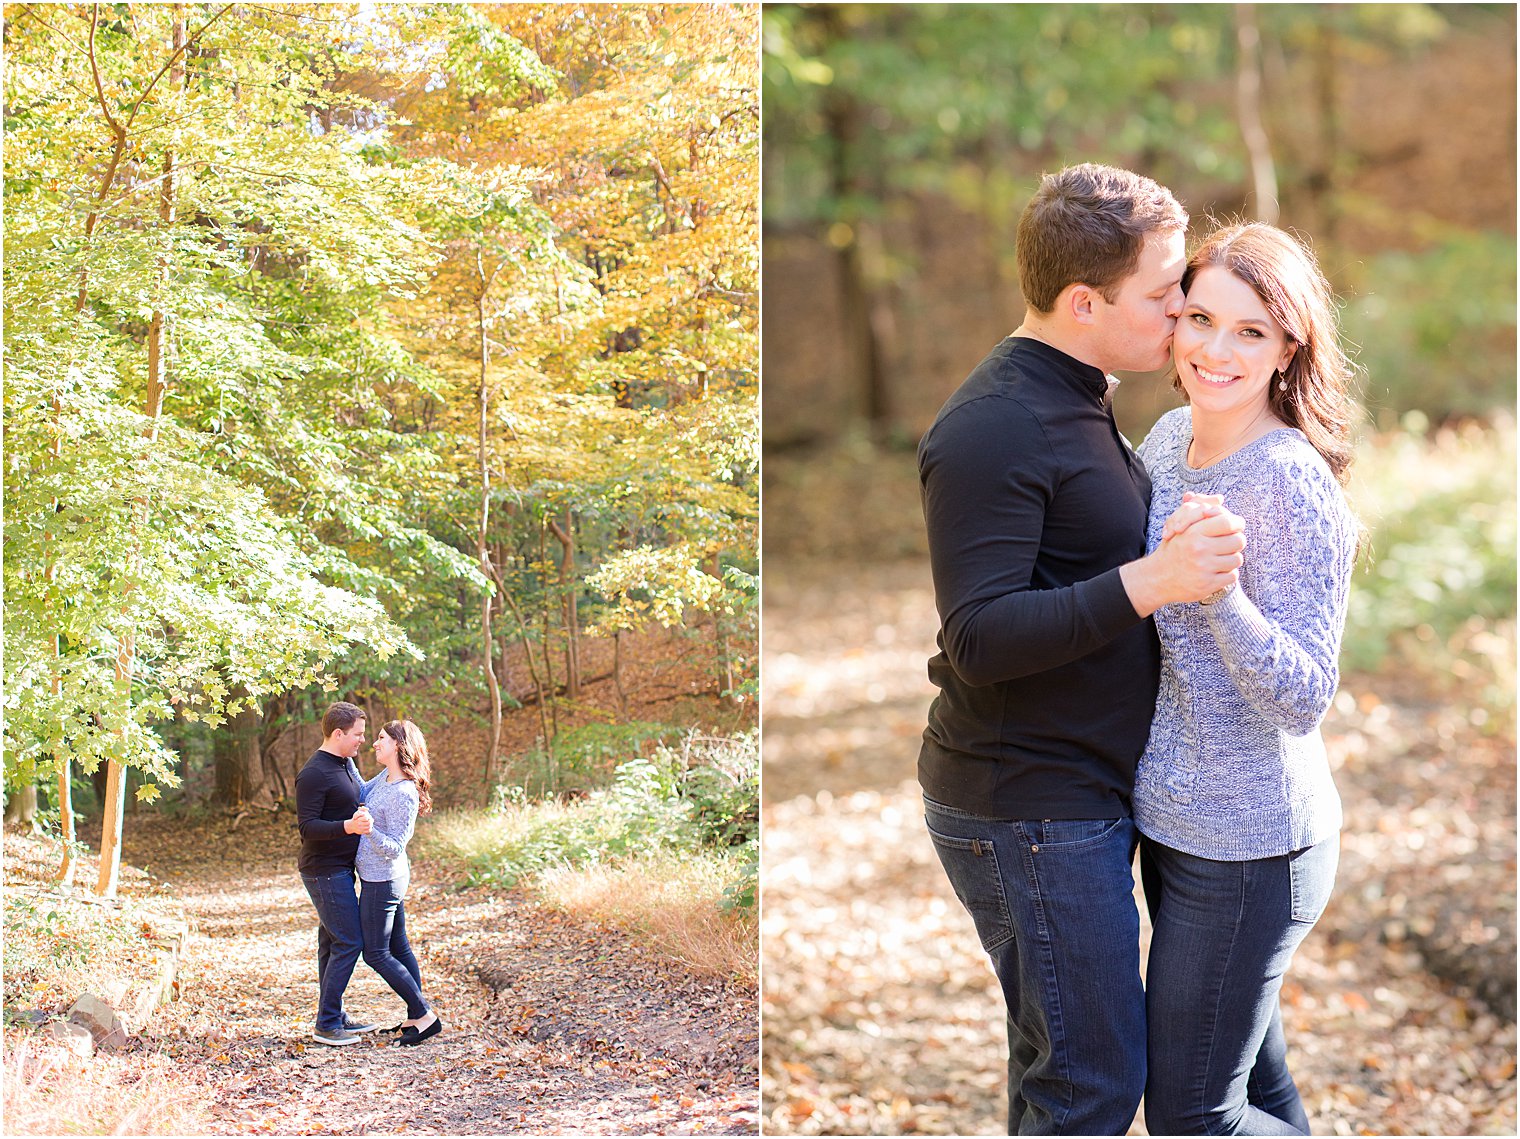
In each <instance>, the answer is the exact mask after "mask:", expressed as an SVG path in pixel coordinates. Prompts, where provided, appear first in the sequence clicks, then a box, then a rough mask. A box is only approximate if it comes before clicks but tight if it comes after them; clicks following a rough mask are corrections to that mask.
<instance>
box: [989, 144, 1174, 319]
mask: <svg viewBox="0 0 1520 1139" xmlns="http://www.w3.org/2000/svg"><path fill="white" fill-rule="evenodd" d="M1187 224H1188V216H1187V211H1186V210H1184V209H1183V208H1182V206H1181V205H1180V204H1178V202H1177V199H1176V198H1174V197H1172V192H1171V191H1170V190H1168V189H1167V188H1166V187H1165V186H1163V185H1161V184H1160V183H1158V182H1154V181H1152V180H1151V179H1149V178H1146V177H1145V176H1144V175H1141V174H1136V173H1134V172H1133V171H1130V170H1120V169H1118V168H1117V167H1114V166H1100V165H1098V164H1097V163H1093V162H1084V163H1082V164H1081V165H1080V166H1068V167H1067V168H1066V169H1065V170H1062V171H1060V172H1059V173H1056V174H1046V175H1045V176H1044V177H1043V178H1042V179H1041V180H1040V187H1039V189H1037V190H1036V191H1035V193H1034V197H1033V198H1031V199H1030V202H1029V205H1027V206H1026V207H1024V213H1023V215H1022V216H1021V217H1020V218H1019V231H1018V244H1017V251H1018V262H1019V288H1020V290H1021V291H1022V292H1023V294H1024V300H1025V302H1026V303H1027V304H1028V305H1029V307H1030V308H1032V309H1034V310H1035V311H1036V312H1041V313H1048V312H1050V311H1051V310H1052V309H1054V308H1055V307H1056V298H1057V297H1059V296H1060V295H1061V291H1062V290H1063V289H1065V288H1066V286H1067V285H1089V286H1091V287H1092V288H1094V289H1096V290H1097V291H1098V292H1099V294H1101V295H1102V297H1103V299H1104V300H1106V301H1107V302H1108V303H1109V304H1113V303H1114V298H1115V297H1116V296H1118V290H1119V285H1120V283H1121V282H1123V280H1124V279H1125V278H1126V277H1128V276H1129V275H1130V274H1131V273H1133V272H1134V271H1135V270H1136V269H1137V268H1138V267H1139V265H1140V251H1141V250H1142V249H1143V248H1144V246H1145V239H1146V237H1147V236H1149V235H1150V234H1152V233H1170V232H1182V231H1184V230H1186V229H1187Z"/></svg>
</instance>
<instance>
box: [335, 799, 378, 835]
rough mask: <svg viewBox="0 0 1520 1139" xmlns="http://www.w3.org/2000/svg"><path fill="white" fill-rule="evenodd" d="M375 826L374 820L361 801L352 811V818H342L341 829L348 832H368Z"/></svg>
mask: <svg viewBox="0 0 1520 1139" xmlns="http://www.w3.org/2000/svg"><path fill="white" fill-rule="evenodd" d="M374 827H375V820H374V818H373V817H372V816H371V815H370V813H369V808H368V807H366V806H365V805H364V804H363V803H360V804H359V809H358V810H357V811H355V812H354V814H353V817H352V818H348V819H344V820H343V829H344V830H345V831H347V832H348V833H349V834H369V832H370V831H371V830H373V829H374Z"/></svg>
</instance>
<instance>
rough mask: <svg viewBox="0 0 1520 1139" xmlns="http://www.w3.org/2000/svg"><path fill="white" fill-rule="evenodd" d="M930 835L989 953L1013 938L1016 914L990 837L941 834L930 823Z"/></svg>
mask: <svg viewBox="0 0 1520 1139" xmlns="http://www.w3.org/2000/svg"><path fill="white" fill-rule="evenodd" d="M929 838H930V839H931V840H932V841H933V842H934V851H935V853H936V854H938V855H939V861H940V865H942V866H943V867H944V868H945V875H946V876H947V877H948V878H949V879H950V885H951V886H952V887H953V888H954V890H955V896H956V897H957V898H959V899H960V901H961V905H963V906H965V907H966V912H967V913H969V914H970V915H971V920H972V922H973V923H974V924H975V925H976V933H977V936H978V937H979V938H980V939H981V942H982V948H983V949H985V950H987V951H988V952H989V953H991V952H992V951H994V950H996V949H997V948H998V947H1000V946H1002V945H1006V944H1007V943H1008V942H1009V941H1012V940H1013V918H1012V917H1011V916H1010V915H1009V913H1008V895H1007V893H1006V892H1005V890H1004V887H1003V872H1002V868H1001V867H1000V866H999V864H998V855H997V848H996V847H994V846H993V844H992V841H991V840H990V839H985V838H962V837H959V836H955V835H947V834H941V833H940V832H939V831H937V830H935V829H934V828H933V827H929Z"/></svg>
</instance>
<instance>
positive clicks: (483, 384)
mask: <svg viewBox="0 0 1520 1139" xmlns="http://www.w3.org/2000/svg"><path fill="white" fill-rule="evenodd" d="M482 241H484V238H483V237H482ZM475 268H476V271H477V272H478V273H479V275H480V291H479V293H478V294H477V295H476V297H475V323H476V330H477V331H478V333H479V335H480V434H479V440H478V442H479V458H480V528H479V530H478V531H477V535H476V541H475V552H476V555H477V556H478V557H479V559H480V572H481V573H483V574H485V575H486V576H487V577H494V576H495V572H494V570H493V568H492V565H491V549H490V544H489V537H490V523H491V463H490V456H489V452H488V450H487V447H486V444H487V440H488V438H489V436H488V432H487V426H488V423H489V418H488V413H489V411H490V404H491V391H490V387H489V384H488V378H487V377H488V372H489V368H490V363H491V342H490V339H489V337H487V335H486V292H487V291H488V290H489V289H490V287H491V280H490V278H488V277H487V276H486V271H485V260H484V256H483V255H482V253H481V251H480V248H479V246H477V247H476V250H475ZM494 276H495V274H494V273H493V274H492V277H494ZM491 601H492V598H491V595H490V594H489V593H488V594H486V595H485V597H484V598H483V599H482V601H481V605H480V647H481V649H482V650H483V651H484V654H485V672H486V688H487V690H488V692H489V694H490V701H491V706H490V712H491V740H490V743H489V744H487V746H486V754H485V762H484V768H483V771H482V773H481V781H482V783H483V784H484V785H485V786H486V787H490V786H491V780H492V779H493V778H495V775H496V756H497V753H498V751H499V750H500V748H501V684H500V682H499V681H498V680H497V679H496V663H495V658H496V638H495V637H494V636H493V635H492V633H491Z"/></svg>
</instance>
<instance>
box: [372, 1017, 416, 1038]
mask: <svg viewBox="0 0 1520 1139" xmlns="http://www.w3.org/2000/svg"><path fill="white" fill-rule="evenodd" d="M411 1027H412V1026H411V1025H410V1024H407V1023H406V1021H404V1020H403V1021H402V1022H401V1023H400V1024H393V1025H391V1026H390V1027H389V1028H382V1029H380V1030H379V1031H380V1035H381V1036H399V1035H400V1034H401V1033H403V1032H405V1031H406V1030H407V1029H409V1028H411Z"/></svg>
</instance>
